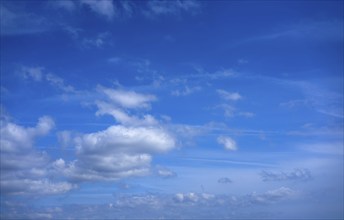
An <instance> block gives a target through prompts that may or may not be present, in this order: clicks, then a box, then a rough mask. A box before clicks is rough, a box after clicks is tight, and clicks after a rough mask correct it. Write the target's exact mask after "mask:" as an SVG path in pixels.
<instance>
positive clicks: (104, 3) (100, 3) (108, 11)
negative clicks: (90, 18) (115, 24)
mask: <svg viewBox="0 0 344 220" xmlns="http://www.w3.org/2000/svg"><path fill="white" fill-rule="evenodd" d="M81 4H83V5H86V6H88V7H89V8H90V9H91V10H92V11H94V12H95V13H98V14H99V15H101V16H104V17H106V18H107V19H109V20H111V19H112V18H113V17H114V16H115V15H116V13H117V8H116V7H115V5H114V4H113V1H108V0H97V1H94V0H81Z"/></svg>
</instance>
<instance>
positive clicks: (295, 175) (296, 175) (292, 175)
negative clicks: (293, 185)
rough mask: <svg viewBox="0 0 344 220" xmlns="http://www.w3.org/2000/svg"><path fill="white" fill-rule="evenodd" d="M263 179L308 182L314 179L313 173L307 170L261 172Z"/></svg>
mask: <svg viewBox="0 0 344 220" xmlns="http://www.w3.org/2000/svg"><path fill="white" fill-rule="evenodd" d="M260 175H261V177H262V180H263V181H265V182H266V181H286V180H292V181H308V180H311V179H312V175H311V172H310V171H309V170H307V169H300V168H298V169H294V170H293V171H290V172H273V171H267V170H263V171H262V172H261V174H260Z"/></svg>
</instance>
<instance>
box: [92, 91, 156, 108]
mask: <svg viewBox="0 0 344 220" xmlns="http://www.w3.org/2000/svg"><path fill="white" fill-rule="evenodd" d="M97 89H98V91H99V92H101V93H104V94H105V95H106V96H107V97H108V98H109V99H110V100H111V101H112V102H113V103H114V104H116V105H119V106H120V107H123V108H146V109H147V108H148V109H149V108H150V102H152V101H156V100H157V99H156V97H155V96H154V95H149V94H140V93H136V92H134V91H125V90H119V89H117V90H116V89H109V88H105V87H102V86H98V88H97Z"/></svg>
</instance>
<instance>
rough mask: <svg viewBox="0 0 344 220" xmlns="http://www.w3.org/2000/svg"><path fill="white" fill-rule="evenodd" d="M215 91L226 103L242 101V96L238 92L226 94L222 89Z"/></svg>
mask: <svg viewBox="0 0 344 220" xmlns="http://www.w3.org/2000/svg"><path fill="white" fill-rule="evenodd" d="M216 91H217V93H218V94H219V95H220V96H221V97H222V98H223V99H225V100H228V101H237V100H240V99H242V96H241V95H240V94H239V93H238V92H227V91H225V90H223V89H218V90H216Z"/></svg>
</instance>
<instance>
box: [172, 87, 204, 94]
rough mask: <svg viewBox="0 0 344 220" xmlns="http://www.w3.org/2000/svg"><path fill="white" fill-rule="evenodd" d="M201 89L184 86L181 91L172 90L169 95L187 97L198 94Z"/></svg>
mask: <svg viewBox="0 0 344 220" xmlns="http://www.w3.org/2000/svg"><path fill="white" fill-rule="evenodd" d="M201 89H202V88H201V87H200V86H195V87H191V88H190V87H189V86H185V87H184V88H183V89H177V90H173V91H172V92H171V95H173V96H187V95H191V94H192V93H195V92H198V91H200V90H201Z"/></svg>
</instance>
